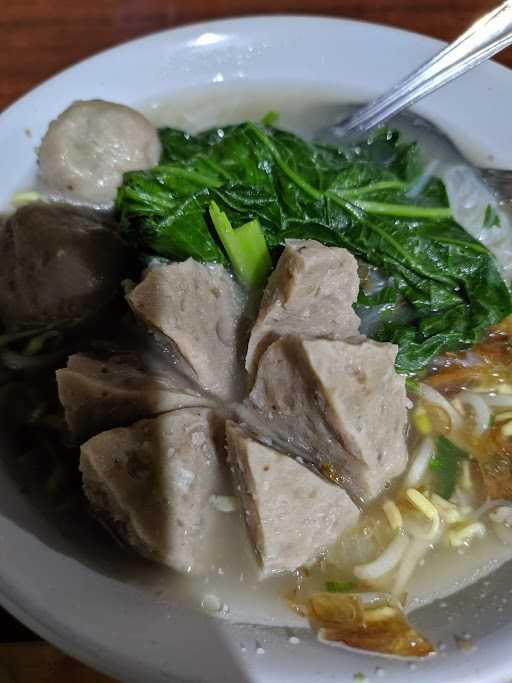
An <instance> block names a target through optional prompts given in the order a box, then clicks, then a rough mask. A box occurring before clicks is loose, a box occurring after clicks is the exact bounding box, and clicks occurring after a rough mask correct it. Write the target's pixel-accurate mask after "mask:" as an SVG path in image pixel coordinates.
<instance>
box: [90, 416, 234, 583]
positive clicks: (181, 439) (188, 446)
mask: <svg viewBox="0 0 512 683" xmlns="http://www.w3.org/2000/svg"><path fill="white" fill-rule="evenodd" d="M222 427H223V425H222V422H221V421H219V420H218V418H217V417H216V416H215V414H214V413H212V411H210V410H206V409H201V408H196V409H193V408H185V409H182V410H176V411H174V412H172V413H166V414H165V415H161V416H160V417H156V418H153V419H151V420H142V421H141V422H137V423H135V424H134V425H133V426H131V427H120V428H118V429H113V430H111V431H108V432H103V433H102V434H98V435H97V436H95V437H93V438H92V439H90V440H89V441H87V442H86V443H85V444H84V445H83V446H82V448H81V456H80V470H81V472H82V475H83V485H84V491H85V494H86V496H87V497H88V499H89V501H90V503H91V505H92V507H93V509H94V510H95V511H96V513H97V514H99V515H100V516H102V517H103V518H104V520H105V521H106V522H107V523H108V524H110V525H112V526H113V527H114V529H115V530H116V531H117V533H118V534H119V535H120V536H121V537H123V538H124V539H125V540H126V541H127V542H128V543H129V544H130V545H131V546H133V547H134V548H135V549H136V550H137V551H138V552H140V553H141V554H142V555H145V556H146V557H149V558H151V559H153V560H156V561H158V562H161V563H163V564H166V565H167V566H169V567H172V568H173V569H175V570H177V571H179V572H187V573H200V572H201V571H203V570H205V569H206V568H207V567H208V566H209V564H210V563H211V557H209V552H210V549H209V545H210V544H209V543H208V540H209V538H210V537H211V535H212V531H213V529H214V525H215V523H216V522H217V521H218V520H217V519H215V511H214V510H213V508H212V506H211V505H209V504H208V503H209V500H210V497H211V496H214V495H218V494H223V493H225V491H226V486H229V483H228V482H227V481H226V474H227V472H226V471H225V468H223V466H222V462H221V460H220V459H219V457H218V446H219V447H220V451H221V452H222V431H223V429H222ZM219 430H220V433H219ZM218 514H219V515H220V516H222V513H218Z"/></svg>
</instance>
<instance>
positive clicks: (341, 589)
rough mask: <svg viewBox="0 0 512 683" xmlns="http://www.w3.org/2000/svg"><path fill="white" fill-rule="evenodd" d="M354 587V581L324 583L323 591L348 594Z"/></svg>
mask: <svg viewBox="0 0 512 683" xmlns="http://www.w3.org/2000/svg"><path fill="white" fill-rule="evenodd" d="M355 587H356V584H355V583H354V581H326V582H325V590H326V591H327V592H328V593H350V591H353V590H354V588H355Z"/></svg>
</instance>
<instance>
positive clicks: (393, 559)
mask: <svg viewBox="0 0 512 683" xmlns="http://www.w3.org/2000/svg"><path fill="white" fill-rule="evenodd" d="M409 541H410V539H409V537H408V536H406V535H405V534H398V535H397V536H395V538H394V539H393V540H392V541H391V543H390V544H389V545H388V547H387V548H386V550H384V552H383V553H382V554H381V555H379V556H378V557H377V559H375V560H374V561H373V562H369V563H368V564H359V565H357V566H355V567H354V575H355V576H356V577H357V578H358V579H360V580H362V581H375V579H378V578H380V577H381V576H384V574H387V573H388V572H390V571H391V570H392V569H394V568H395V567H396V566H397V564H398V563H399V562H400V560H401V559H402V557H403V555H404V553H405V551H406V550H407V546H408V545H409Z"/></svg>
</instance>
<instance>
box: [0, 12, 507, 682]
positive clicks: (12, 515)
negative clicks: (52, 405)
mask: <svg viewBox="0 0 512 683" xmlns="http://www.w3.org/2000/svg"><path fill="white" fill-rule="evenodd" d="M439 47H440V43H439V42H438V41H435V40H432V39H429V38H425V37H422V36H418V35H413V34H410V33H406V32H403V31H398V30H395V29H390V28H384V27H382V26H376V25H371V24H363V23H356V22H351V21H343V20H335V19H320V18H312V17H307V18H306V17H259V18H250V19H237V20H228V21H219V22H212V23H207V24H199V25H195V26H189V27H186V28H182V29H177V30H173V31H166V32H163V33H159V34H156V35H153V36H149V37H147V38H143V39H141V40H137V41H134V42H131V43H128V44H125V45H122V46H120V47H117V48H115V49H113V50H109V51H107V52H104V53H102V54H100V55H98V56H96V57H93V58H92V59H89V60H87V61H85V62H83V63H81V64H78V65H77V66H75V67H73V68H71V69H68V70H67V71H65V72H63V73H61V74H59V75H58V76H56V77H55V78H53V79H51V80H49V81H48V82H46V83H45V84H43V85H41V86H40V87H38V88H36V89H35V90H33V91H32V92H31V93H29V94H28V95H26V96H25V97H23V98H22V99H21V100H19V101H18V102H17V103H15V104H14V105H13V106H11V107H10V108H9V109H8V110H7V111H5V112H4V113H3V114H1V115H0V149H1V150H2V169H3V170H2V183H1V184H0V206H6V205H7V203H8V201H9V198H10V196H11V194H12V192H13V191H15V190H18V189H20V188H23V187H27V186H30V184H31V183H32V181H33V178H34V174H35V156H34V147H35V146H36V145H37V143H38V141H39V140H40V138H41V135H42V134H43V133H44V131H45V129H46V126H47V124H48V122H49V121H50V119H52V118H53V117H55V116H56V115H58V114H59V113H60V112H61V111H62V110H63V109H64V108H65V107H66V106H67V105H68V104H69V103H70V102H71V101H73V100H75V99H88V98H93V97H100V98H104V99H110V100H114V101H119V102H124V103H126V104H132V105H133V104H135V105H137V104H140V103H141V102H143V101H146V102H149V101H157V100H159V99H161V98H162V97H164V98H166V99H172V98H173V97H175V96H178V95H180V94H181V93H182V92H183V91H185V90H190V89H191V88H193V89H203V88H204V87H205V86H207V85H210V84H212V83H225V84H226V83H227V84H229V83H233V82H236V83H240V82H244V83H247V84H248V85H249V86H252V85H254V86H261V84H264V83H272V84H276V85H277V86H279V85H280V84H282V85H283V87H284V86H286V87H290V85H292V86H294V87H295V88H296V89H303V91H304V93H305V95H306V94H307V93H308V92H309V91H310V90H311V89H318V88H320V87H321V88H325V89H326V91H327V90H329V91H330V92H333V91H336V92H339V99H340V100H341V101H342V100H345V101H346V100H364V99H367V98H369V97H372V96H374V95H376V94H377V93H380V92H381V91H382V90H383V89H385V88H386V87H387V86H389V85H390V84H391V83H392V82H393V81H395V80H396V79H397V78H399V77H400V76H402V75H403V74H405V73H406V72H407V71H409V70H410V69H411V68H412V67H414V66H416V65H417V64H418V63H420V62H421V61H422V60H424V59H425V58H427V57H428V56H430V55H431V54H433V53H434V52H435V51H436V50H438V49H439ZM418 111H419V113H421V114H423V115H424V116H427V117H428V118H430V119H431V120H433V121H434V122H436V123H438V124H439V125H440V126H441V127H442V128H443V129H444V130H445V131H446V132H447V133H448V134H449V135H451V137H452V138H453V139H454V140H455V141H456V142H457V143H458V144H459V145H460V146H461V147H462V149H463V150H464V151H465V153H466V154H468V155H469V156H470V157H471V158H472V159H473V160H474V161H476V162H479V163H481V164H485V165H496V166H502V167H508V168H512V144H511V137H510V132H511V127H510V112H511V111H512V74H511V73H510V72H509V71H508V70H506V69H505V68H503V67H500V66H497V65H496V64H486V65H484V66H482V67H480V68H479V69H478V70H476V71H474V72H472V73H471V74H468V75H467V76H465V77H464V78H463V79H461V80H459V81H457V82H455V83H453V84H451V85H450V86H448V87H446V88H445V89H444V90H442V91H441V92H439V93H437V94H435V95H433V96H431V97H430V98H429V99H428V100H426V101H425V102H424V103H422V104H421V105H420V106H419V107H418ZM0 549H1V550H0V558H1V559H0V601H1V602H2V604H3V605H4V606H5V607H6V608H7V609H8V610H9V611H11V612H12V613H13V614H14V615H15V616H16V617H18V618H19V619H20V620H21V621H23V622H24V623H25V624H27V625H28V626H29V627H31V628H33V629H34V630H35V631H37V632H38V633H40V634H41V635H42V636H43V637H45V638H47V639H48V640H50V641H51V642H53V643H55V644H56V645H57V646H59V647H61V648H62V649H64V650H66V651H67V652H69V653H71V654H72V655H74V656H76V657H78V658H80V659H82V660H84V661H85V662H88V663H89V664H91V665H92V666H95V667H97V668H100V669H102V670H104V671H105V672H108V673H110V674H111V675H113V676H115V677H117V678H119V679H122V680H123V681H144V683H153V682H155V683H156V682H157V681H182V680H193V681H205V682H210V683H214V682H215V683H218V682H220V681H222V682H223V683H228V682H231V681H232V682H236V683H241V682H243V681H255V682H256V681H258V682H263V681H264V682H266V683H270V682H273V681H275V682H277V681H279V683H287V682H290V683H291V682H293V683H313V682H318V683H320V682H322V683H323V682H324V681H331V680H336V681H340V682H344V681H352V680H353V676H354V674H355V673H357V672H362V673H363V674H365V675H366V676H367V677H368V679H370V680H374V679H377V678H380V676H382V675H384V676H385V678H384V680H389V681H393V683H402V682H403V681H409V680H410V678H411V675H412V674H411V669H410V666H409V665H408V664H407V663H406V662H396V661H391V660H383V659H382V658H375V657H366V656H363V655H358V654H351V653H346V652H342V651H340V650H338V649H334V648H327V647H325V646H321V645H319V644H318V643H316V642H315V640H314V638H313V637H312V636H311V635H310V634H308V632H307V631H304V633H303V634H302V633H301V634H299V638H300V640H301V643H300V644H296V643H291V642H290V641H289V635H290V634H289V632H287V631H286V630H285V629H279V628H268V627H266V628H263V627H257V626H248V625H240V624H238V625H237V624H232V623H229V622H220V621H212V620H209V619H208V618H207V617H206V616H204V615H201V614H198V613H195V612H193V611H191V610H188V609H184V608H183V607H177V606H175V605H172V604H170V603H169V602H168V600H166V599H165V598H164V597H162V595H161V594H159V593H158V590H156V589H155V588H154V587H153V588H151V589H149V588H144V587H143V586H141V585H138V584H137V583H135V582H134V581H132V580H130V579H129V578H125V579H124V578H123V576H122V573H120V572H119V565H120V564H122V561H120V559H119V555H118V554H117V556H116V551H110V550H109V547H108V545H107V544H105V543H103V542H102V543H99V544H98V543H97V542H96V541H95V540H94V539H90V538H88V537H84V536H82V535H80V537H78V538H75V539H69V538H64V537H62V536H61V535H60V534H59V532H58V531H57V529H56V527H55V526H54V525H53V524H52V522H51V521H50V519H49V518H48V517H47V516H45V515H42V514H41V513H40V512H38V510H37V509H36V508H35V507H34V506H33V505H32V504H31V503H30V501H29V500H27V499H26V498H25V497H23V495H21V494H20V493H19V492H18V490H17V489H16V487H15V486H14V485H13V483H12V481H11V480H10V479H9V476H8V475H7V473H6V471H5V469H1V470H0ZM507 573H508V569H507V567H504V568H502V569H500V570H499V571H498V572H497V573H496V574H494V575H493V576H492V577H491V578H490V582H488V583H481V584H479V585H476V586H473V587H472V588H470V589H467V590H465V591H463V593H461V594H459V595H457V596H455V597H453V598H451V599H449V600H448V601H446V604H445V603H442V604H434V605H432V606H430V607H428V608H425V609H422V610H420V611H419V612H418V613H417V614H416V616H415V619H416V622H417V623H418V624H419V625H420V626H421V627H422V628H423V629H424V630H425V631H426V632H427V633H428V634H429V635H430V636H431V637H433V639H434V641H442V642H443V643H444V645H445V646H446V649H445V650H444V651H441V652H440V653H439V654H438V655H437V656H436V657H434V658H433V659H431V660H429V661H427V662H425V663H422V664H419V665H418V669H417V670H416V671H415V673H414V674H413V675H414V680H415V681H422V682H425V683H426V682H433V681H435V682H436V683H437V681H450V683H458V682H462V681H464V683H476V682H478V683H505V682H506V681H507V679H508V678H512V652H511V651H510V645H509V642H510V638H511V636H512V610H511V608H510V607H508V603H507V599H508V597H511V604H512V596H510V595H509V591H510V590H511V589H512V584H510V583H509V582H508V580H507ZM433 580H435V577H434V578H433ZM509 586H510V588H509ZM482 596H483V597H482ZM468 631H469V632H470V633H471V635H472V638H473V642H474V644H475V647H474V649H473V650H472V651H470V652H464V653H461V652H460V651H459V650H458V649H457V648H456V647H455V646H454V644H453V643H454V641H453V635H454V634H459V635H460V634H463V633H465V632H468ZM258 648H259V650H258ZM257 650H258V651H259V652H260V654H257ZM261 650H264V653H262V652H261ZM379 669H380V670H379Z"/></svg>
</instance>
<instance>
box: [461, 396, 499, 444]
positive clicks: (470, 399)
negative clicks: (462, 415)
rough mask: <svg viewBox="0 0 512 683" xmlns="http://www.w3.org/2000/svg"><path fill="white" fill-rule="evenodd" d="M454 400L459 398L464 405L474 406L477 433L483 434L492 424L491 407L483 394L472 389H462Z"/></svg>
mask: <svg viewBox="0 0 512 683" xmlns="http://www.w3.org/2000/svg"><path fill="white" fill-rule="evenodd" d="M454 400H459V401H460V402H461V403H462V404H463V405H467V406H469V407H470V408H472V410H473V414H474V418H475V427H476V433H477V434H482V432H485V431H487V430H488V429H489V425H490V424H491V409H490V408H489V405H488V404H487V403H486V402H485V401H484V399H483V398H482V396H481V395H479V394H474V393H473V392H472V391H461V392H460V394H457V396H456V397H455V399H454Z"/></svg>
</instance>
